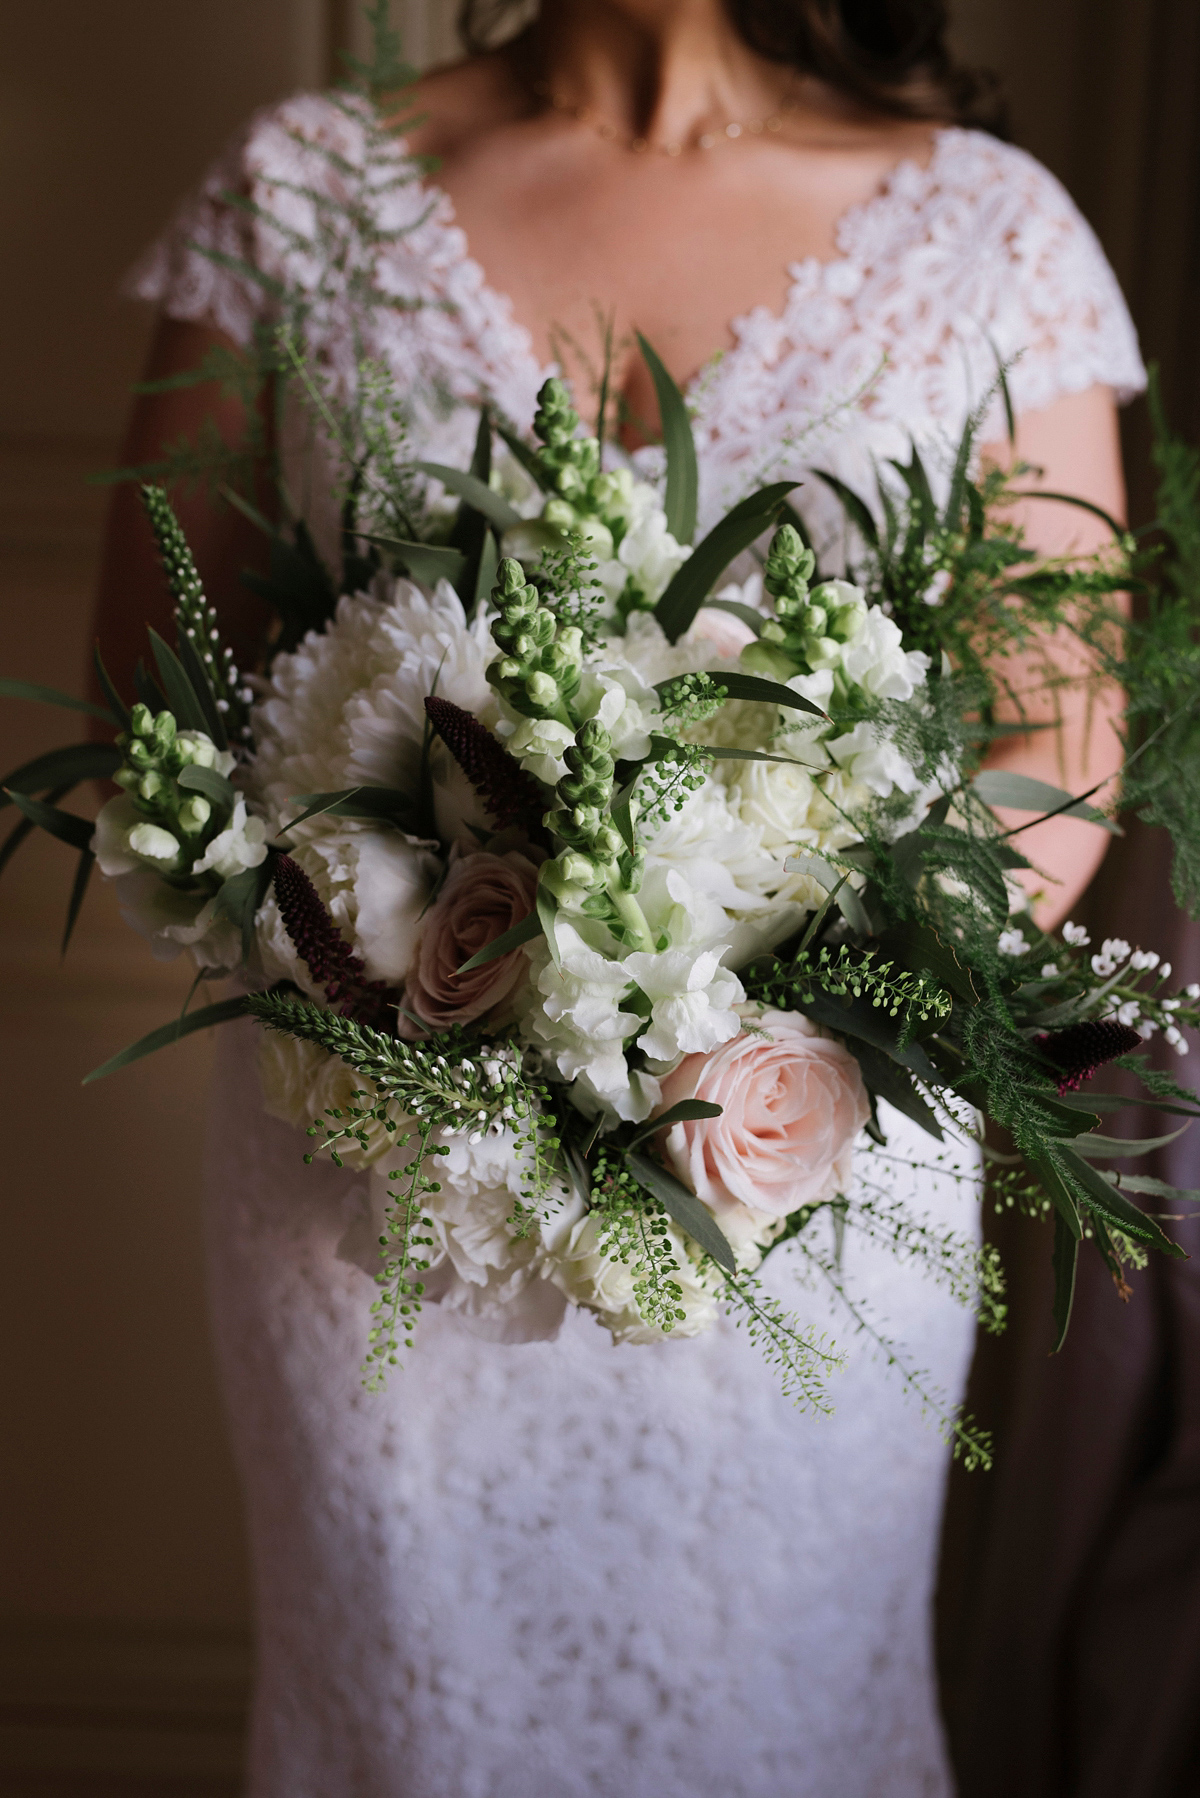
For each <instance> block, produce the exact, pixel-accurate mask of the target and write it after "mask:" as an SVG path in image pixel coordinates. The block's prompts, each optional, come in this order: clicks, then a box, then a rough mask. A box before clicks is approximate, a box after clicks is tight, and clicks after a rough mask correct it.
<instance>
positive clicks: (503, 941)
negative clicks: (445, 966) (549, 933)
mask: <svg viewBox="0 0 1200 1798" xmlns="http://www.w3.org/2000/svg"><path fill="white" fill-rule="evenodd" d="M541 934H542V920H541V918H540V917H539V916H538V913H537V911H536V910H534V911H531V912H530V913H529V914H528V916H527V917H524V918H522V919H521V922H520V923H519V924H514V925H513V926H512V929H511V930H505V931H504V932H502V934H501V935H500V936H498V937H496V939H495V941H494V942H491V943H488V944H487V945H486V946H485V947H484V948H482V949H477V950H476V951H475V954H474V955H473V956H472V957H471V959H470V960H469V961H464V963H463V965H462V967H461V968H456V969H455V970H454V971H455V973H456V974H469V973H470V972H471V970H472V968H482V967H486V965H487V963H488V962H489V961H498V960H499V959H500V957H501V956H502V955H508V954H510V953H511V951H512V950H513V949H519V948H520V947H521V944H522V943H532V942H533V940H534V938H535V937H539V936H541Z"/></svg>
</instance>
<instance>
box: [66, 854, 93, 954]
mask: <svg viewBox="0 0 1200 1798" xmlns="http://www.w3.org/2000/svg"><path fill="white" fill-rule="evenodd" d="M95 865H96V858H95V856H94V855H93V854H92V852H91V850H90V849H81V850H80V852H79V865H78V867H77V868H76V870H75V879H74V881H73V882H72V883H71V897H70V899H69V900H68V901H67V921H66V924H65V926H64V928H63V939H62V949H61V950H60V951H59V953H60V954H62V955H65V954H66V953H67V944H68V943H69V942H70V940H71V933H72V931H73V930H74V929H75V921H76V919H77V918H78V916H79V908H80V906H81V905H82V904H83V896H84V894H85V893H86V892H87V887H88V881H89V880H90V878H91V873H92V869H93V868H94V866H95Z"/></svg>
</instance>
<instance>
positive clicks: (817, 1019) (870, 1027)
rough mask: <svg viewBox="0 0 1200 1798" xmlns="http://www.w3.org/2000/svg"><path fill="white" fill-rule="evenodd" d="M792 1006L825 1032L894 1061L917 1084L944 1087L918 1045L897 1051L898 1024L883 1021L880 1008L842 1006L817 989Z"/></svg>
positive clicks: (866, 1003)
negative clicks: (859, 1040) (859, 1042)
mask: <svg viewBox="0 0 1200 1798" xmlns="http://www.w3.org/2000/svg"><path fill="white" fill-rule="evenodd" d="M795 1004H796V1010H797V1011H800V1012H803V1013H804V1015H805V1016H806V1017H810V1018H812V1020H813V1021H814V1023H817V1024H824V1025H825V1026H826V1028H827V1029H829V1030H836V1031H837V1032H838V1034H839V1035H841V1036H857V1037H861V1038H862V1040H863V1042H865V1043H870V1044H871V1046H872V1048H875V1049H882V1051H883V1053H884V1054H885V1055H890V1056H891V1057H892V1059H893V1060H894V1061H898V1062H900V1064H901V1065H902V1066H903V1067H906V1068H908V1070H909V1072H910V1073H913V1074H915V1075H916V1076H917V1079H918V1080H924V1081H926V1082H928V1084H929V1085H930V1086H944V1085H945V1084H946V1079H945V1076H944V1075H942V1074H940V1073H939V1072H938V1070H937V1068H936V1067H935V1066H934V1064H933V1063H932V1062H931V1061H930V1059H929V1057H928V1055H927V1054H926V1053H925V1051H924V1049H923V1048H922V1047H921V1045H920V1043H918V1042H910V1043H906V1044H905V1046H904V1048H900V1047H899V1034H900V1025H899V1022H898V1020H894V1019H891V1018H889V1017H887V1015H886V1014H885V1013H884V1011H883V1009H882V1007H879V1006H875V1005H872V1004H871V1001H870V1000H869V999H867V998H866V997H864V998H861V999H851V1000H850V1002H849V1004H846V1003H845V1002H844V1001H843V1000H841V999H838V998H835V997H834V995H833V994H831V993H826V992H823V991H822V990H821V988H820V987H817V988H816V989H815V990H814V992H813V993H812V996H811V997H810V998H808V999H799V998H798V999H797V1000H796V1002H795Z"/></svg>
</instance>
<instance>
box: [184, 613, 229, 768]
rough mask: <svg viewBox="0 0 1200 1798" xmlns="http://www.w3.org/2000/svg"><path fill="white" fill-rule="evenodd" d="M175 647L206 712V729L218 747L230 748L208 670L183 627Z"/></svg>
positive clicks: (197, 697) (203, 710)
mask: <svg viewBox="0 0 1200 1798" xmlns="http://www.w3.org/2000/svg"><path fill="white" fill-rule="evenodd" d="M175 648H176V653H177V655H178V657H179V663H180V666H181V667H182V669H183V672H184V674H185V675H186V676H187V678H188V683H189V685H190V686H191V689H192V692H193V693H194V694H195V696H196V699H197V700H198V701H199V705H200V709H201V711H202V712H203V713H204V728H205V730H206V731H207V732H208V734H209V736H210V737H211V738H212V740H213V742H214V743H215V744H216V746H217V748H218V749H228V748H229V738H228V737H227V736H226V734H225V721H224V719H223V718H222V717H221V714H220V712H219V711H218V709H217V696H216V694H215V693H214V692H213V688H212V682H211V681H210V680H209V678H208V671H207V669H206V668H205V666H204V663H203V662H202V661H201V660H200V656H199V654H198V652H197V650H196V646H195V644H194V643H192V642H190V641H189V639H188V637H187V635H186V633H185V632H184V631H183V629H182V628H180V630H179V632H178V634H177V636H176V640H175Z"/></svg>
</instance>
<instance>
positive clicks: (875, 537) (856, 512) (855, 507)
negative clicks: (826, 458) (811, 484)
mask: <svg viewBox="0 0 1200 1798" xmlns="http://www.w3.org/2000/svg"><path fill="white" fill-rule="evenodd" d="M813 473H814V474H815V475H816V477H817V479H818V481H824V483H825V485H826V486H827V487H828V488H829V489H830V491H831V492H833V493H836V494H837V496H838V498H839V500H840V501H841V502H842V510H843V511H844V512H845V514H846V516H847V518H849V519H850V520H851V522H852V523H853V524H855V525H856V526H857V527H858V531H859V533H860V535H861V536H862V537H863V539H864V540H865V541H866V542H867V543H869V544H870V546H871V548H872V549H878V548H879V529H878V526H877V525H876V523H875V518H874V515H873V514H872V511H871V508H870V506H868V504H867V502H866V501H865V500H864V499H860V498H859V496H858V494H857V493H855V491H854V489H853V487H847V485H846V483H845V481H839V480H838V478H837V476H836V475H835V474H828V473H826V472H825V471H824V470H822V469H820V468H814V469H813Z"/></svg>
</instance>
